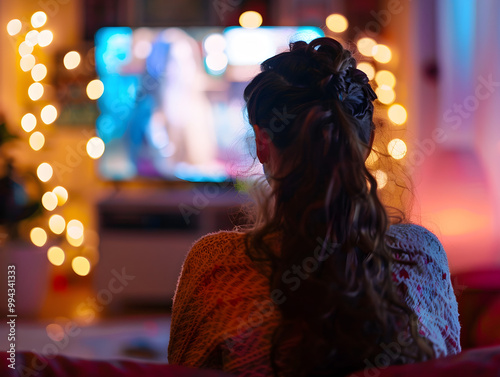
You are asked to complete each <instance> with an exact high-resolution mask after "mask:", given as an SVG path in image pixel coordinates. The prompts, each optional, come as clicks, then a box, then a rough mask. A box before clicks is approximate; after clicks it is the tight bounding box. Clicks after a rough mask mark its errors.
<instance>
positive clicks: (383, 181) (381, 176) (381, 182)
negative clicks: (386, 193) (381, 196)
mask: <svg viewBox="0 0 500 377" xmlns="http://www.w3.org/2000/svg"><path fill="white" fill-rule="evenodd" d="M374 177H375V179H376V180H377V188H378V189H379V190H380V189H383V188H384V187H385V186H386V185H387V173H386V172H384V171H382V170H377V171H376V172H375V174H374Z"/></svg>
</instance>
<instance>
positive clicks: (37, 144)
mask: <svg viewBox="0 0 500 377" xmlns="http://www.w3.org/2000/svg"><path fill="white" fill-rule="evenodd" d="M28 143H29V145H30V147H31V149H33V150H34V151H39V150H40V149H42V148H43V146H44V145H45V136H43V134H42V133H41V132H39V131H35V132H33V133H32V134H31V135H30V138H29V142H28Z"/></svg>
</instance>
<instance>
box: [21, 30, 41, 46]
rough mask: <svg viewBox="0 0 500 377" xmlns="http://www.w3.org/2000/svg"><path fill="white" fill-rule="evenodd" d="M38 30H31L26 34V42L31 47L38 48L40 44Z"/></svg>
mask: <svg viewBox="0 0 500 377" xmlns="http://www.w3.org/2000/svg"><path fill="white" fill-rule="evenodd" d="M38 34H39V33H38V30H31V31H29V32H28V33H27V34H26V37H25V38H24V40H25V41H26V43H27V44H28V45H30V46H36V45H37V44H38Z"/></svg>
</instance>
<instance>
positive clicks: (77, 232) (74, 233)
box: [66, 220, 83, 240]
mask: <svg viewBox="0 0 500 377" xmlns="http://www.w3.org/2000/svg"><path fill="white" fill-rule="evenodd" d="M66 232H67V234H68V236H69V237H70V238H73V239H74V240H77V239H79V238H81V237H82V236H83V224H82V223H81V221H78V220H71V221H69V222H68V226H67V227H66Z"/></svg>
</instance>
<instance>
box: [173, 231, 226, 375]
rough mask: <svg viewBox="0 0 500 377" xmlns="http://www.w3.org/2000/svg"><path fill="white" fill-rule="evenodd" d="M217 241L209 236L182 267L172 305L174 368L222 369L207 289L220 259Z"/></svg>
mask: <svg viewBox="0 0 500 377" xmlns="http://www.w3.org/2000/svg"><path fill="white" fill-rule="evenodd" d="M214 238H215V236H214V235H209V236H205V237H203V238H202V239H200V240H198V241H197V242H196V243H195V244H194V245H193V247H192V248H191V250H190V251H189V253H188V255H187V257H186V260H185V261H184V264H183V266H182V271H181V274H180V276H179V280H178V282H177V289H176V292H175V295H174V299H173V305H172V317H171V325H170V341H169V346H168V361H169V363H170V364H176V365H184V366H191V367H198V368H202V367H203V368H214V369H217V368H220V365H217V362H216V360H214V353H215V351H216V340H215V339H213V338H212V337H211V336H210V335H211V334H210V333H209V329H208V328H207V326H215V324H214V323H213V322H212V321H210V317H211V316H212V315H213V305H212V303H211V301H210V300H209V296H208V294H209V292H207V285H206V280H207V279H208V278H209V277H210V274H211V272H212V270H213V266H214V263H215V260H216V258H217V248H216V246H217V242H214ZM212 330H213V329H212Z"/></svg>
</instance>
